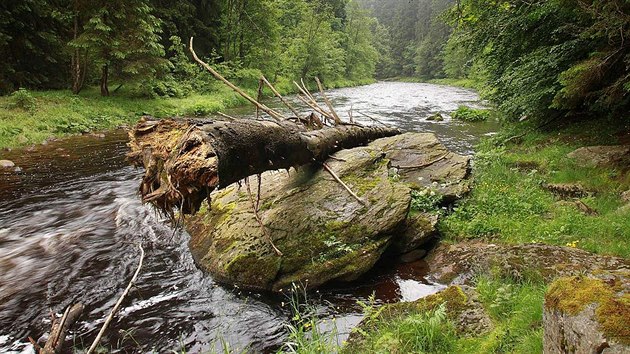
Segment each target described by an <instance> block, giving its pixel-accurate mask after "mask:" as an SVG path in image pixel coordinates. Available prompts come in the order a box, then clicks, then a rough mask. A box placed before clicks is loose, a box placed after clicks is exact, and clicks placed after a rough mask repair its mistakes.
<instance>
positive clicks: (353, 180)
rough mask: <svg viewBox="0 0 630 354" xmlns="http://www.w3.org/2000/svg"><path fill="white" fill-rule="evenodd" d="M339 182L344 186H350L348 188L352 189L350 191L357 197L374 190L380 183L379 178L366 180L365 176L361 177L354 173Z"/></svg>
mask: <svg viewBox="0 0 630 354" xmlns="http://www.w3.org/2000/svg"><path fill="white" fill-rule="evenodd" d="M341 180H342V181H343V182H344V183H345V184H347V185H348V186H350V188H352V191H353V192H355V193H356V194H357V195H358V196H363V195H365V193H367V192H369V191H371V190H372V189H374V188H376V186H377V185H378V183H379V182H380V178H367V177H366V176H365V175H364V176H361V175H359V174H354V173H353V174H350V175H346V176H343V177H341Z"/></svg>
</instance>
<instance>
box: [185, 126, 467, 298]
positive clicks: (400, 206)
mask: <svg viewBox="0 0 630 354" xmlns="http://www.w3.org/2000/svg"><path fill="white" fill-rule="evenodd" d="M334 157H335V159H331V160H329V161H328V162H327V164H328V165H329V166H330V168H331V169H332V170H333V171H334V172H335V173H336V174H337V175H338V176H339V177H340V178H341V179H342V180H343V181H344V182H345V183H346V184H347V185H348V186H349V187H350V188H351V189H352V190H353V191H354V192H355V193H356V194H357V195H358V196H359V198H361V199H362V200H363V201H365V203H366V205H363V204H362V203H360V202H359V201H357V200H356V199H355V198H353V197H352V196H351V195H350V194H349V193H348V192H347V191H346V190H345V189H343V188H342V187H341V186H340V185H339V184H338V183H337V182H336V181H335V180H334V179H333V177H332V176H331V175H330V174H328V173H327V172H326V171H323V170H322V169H321V167H319V166H305V167H302V168H300V169H299V170H298V171H297V172H291V173H286V172H267V173H264V174H263V175H262V186H261V195H260V201H259V202H258V204H259V212H258V214H259V216H260V219H261V222H262V223H263V224H264V225H265V228H264V229H263V228H261V227H260V225H259V223H258V220H257V219H256V216H255V213H254V211H253V210H254V209H253V206H252V203H253V204H256V203H257V201H256V200H255V199H256V197H254V198H253V199H254V201H253V202H252V200H251V199H250V197H249V194H248V193H247V188H246V187H245V186H240V187H239V186H238V185H232V186H230V187H228V188H226V189H224V190H221V191H219V192H217V193H214V194H212V195H211V197H212V200H211V205H210V208H208V207H202V210H201V211H200V212H199V213H198V214H197V215H195V216H193V217H191V218H188V219H187V220H186V227H187V229H188V231H189V232H190V234H191V240H190V244H189V246H190V249H191V252H192V254H193V257H194V258H195V260H196V262H197V263H198V264H199V266H200V267H201V268H203V269H205V270H207V271H209V272H210V273H212V274H213V276H214V277H215V279H217V280H219V281H221V282H225V283H230V284H235V285H237V286H239V287H245V288H249V289H261V290H273V291H279V290H281V289H283V288H285V287H288V286H290V284H291V283H292V282H296V283H300V282H301V283H303V284H304V285H306V286H308V287H310V288H312V287H316V286H319V285H321V284H324V283H325V282H328V281H330V280H354V279H356V278H358V277H359V276H360V275H362V274H363V273H365V272H367V271H368V270H369V269H370V268H372V266H373V265H374V263H376V261H377V260H378V259H379V258H380V257H381V255H382V254H383V252H384V251H385V250H386V249H387V248H388V247H389V246H390V245H391V244H392V243H393V242H396V243H397V245H398V247H400V248H401V251H409V250H410V249H412V248H414V247H417V246H416V245H418V244H421V243H422V242H421V241H420V240H419V239H418V238H417V237H416V238H414V237H408V239H409V240H408V242H409V243H412V244H413V245H405V242H404V241H401V242H397V238H398V237H399V236H400V235H402V234H403V233H404V231H405V229H406V228H407V225H408V223H407V216H408V214H409V205H410V200H411V196H410V192H411V188H425V187H427V186H434V187H435V189H436V190H437V192H438V193H442V194H444V196H445V198H456V197H457V196H460V195H462V194H463V193H465V192H466V191H467V190H468V181H467V180H466V178H467V177H468V168H469V158H467V157H463V156H460V155H457V154H454V153H451V152H449V151H448V150H447V149H446V148H445V147H444V146H443V145H441V144H440V143H439V142H438V140H437V138H436V137H435V136H434V135H433V134H418V133H414V134H411V133H410V134H403V135H399V136H394V137H391V138H384V139H379V140H377V141H375V142H373V143H371V144H370V145H368V146H364V147H358V148H354V149H349V150H342V151H340V152H338V153H336V154H335V155H334ZM392 170H393V171H392ZM392 172H394V173H392ZM255 180H256V178H250V183H251V190H252V192H253V193H254V194H255V193H256V192H257V189H258V185H257V182H256V181H255ZM409 224H410V225H415V226H414V227H417V224H418V223H417V222H410V223H409ZM434 224H435V223H434V222H432V221H431V220H429V222H428V223H427V226H428V227H430V230H418V234H421V237H420V238H422V237H425V236H426V235H428V234H431V233H432V232H433V225H434ZM270 239H271V240H273V243H274V244H275V246H276V247H277V248H278V249H279V250H280V251H281V252H282V255H278V254H277V253H276V252H274V250H273V248H272V246H271V242H270Z"/></svg>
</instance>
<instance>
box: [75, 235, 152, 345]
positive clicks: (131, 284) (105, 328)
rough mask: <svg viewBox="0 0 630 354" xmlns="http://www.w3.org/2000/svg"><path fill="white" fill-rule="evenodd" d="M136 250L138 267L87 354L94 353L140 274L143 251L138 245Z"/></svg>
mask: <svg viewBox="0 0 630 354" xmlns="http://www.w3.org/2000/svg"><path fill="white" fill-rule="evenodd" d="M138 248H139V249H140V260H139V261H138V267H137V268H136V272H135V273H134V274H133V277H132V278H131V280H130V281H129V284H127V287H126V288H125V290H124V291H123V293H122V295H120V297H119V298H118V301H116V304H115V305H114V308H112V310H111V312H110V313H109V315H108V316H107V318H106V319H105V322H104V323H103V326H102V327H101V330H100V331H99V332H98V334H97V335H96V338H95V339H94V342H92V345H91V346H90V349H88V351H87V354H91V353H94V351H95V350H96V348H97V347H98V343H99V342H100V341H101V338H102V337H103V334H105V331H106V330H107V326H109V323H110V322H111V321H112V319H113V318H114V316H115V315H116V312H118V309H119V308H120V305H121V304H122V302H123V300H124V299H125V296H127V294H128V293H129V290H130V289H131V287H132V286H133V285H134V284H135V283H136V280H137V279H138V274H140V269H141V268H142V262H143V260H144V249H143V248H142V246H141V245H138Z"/></svg>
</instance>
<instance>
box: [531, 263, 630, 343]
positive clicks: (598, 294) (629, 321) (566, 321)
mask: <svg viewBox="0 0 630 354" xmlns="http://www.w3.org/2000/svg"><path fill="white" fill-rule="evenodd" d="M629 290H630V272H629V271H627V270H626V271H614V272H603V273H599V274H596V275H594V276H590V277H585V276H574V277H568V278H561V279H558V280H556V281H555V282H554V283H553V284H551V286H550V287H549V290H548V291H547V294H546V295H545V306H544V312H543V326H544V337H543V346H544V352H545V353H630V291H629Z"/></svg>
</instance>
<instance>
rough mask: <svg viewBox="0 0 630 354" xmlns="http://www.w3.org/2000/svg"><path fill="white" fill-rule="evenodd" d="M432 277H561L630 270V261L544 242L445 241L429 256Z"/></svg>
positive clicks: (463, 280) (448, 280)
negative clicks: (489, 275) (501, 243)
mask: <svg viewBox="0 0 630 354" xmlns="http://www.w3.org/2000/svg"><path fill="white" fill-rule="evenodd" d="M427 263H428V264H429V267H430V268H431V270H430V272H429V275H430V277H431V278H432V279H433V280H435V281H437V282H439V283H442V284H469V283H470V282H471V281H472V280H473V279H474V278H475V275H477V274H479V273H487V272H491V271H492V272H495V273H497V272H498V273H500V274H499V275H505V276H509V277H512V278H526V277H535V278H543V279H544V280H547V281H550V280H553V279H555V278H558V277H566V276H574V275H580V274H598V273H602V272H609V271H617V270H629V269H630V260H627V259H623V258H617V257H610V256H600V255H596V254H593V253H589V252H586V251H583V250H579V249H576V248H571V247H560V246H551V245H544V244H524V245H500V244H488V243H483V242H462V243H458V244H455V245H448V244H442V245H440V246H439V247H437V248H436V249H435V250H434V251H432V252H431V253H430V254H429V256H428V257H427Z"/></svg>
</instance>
